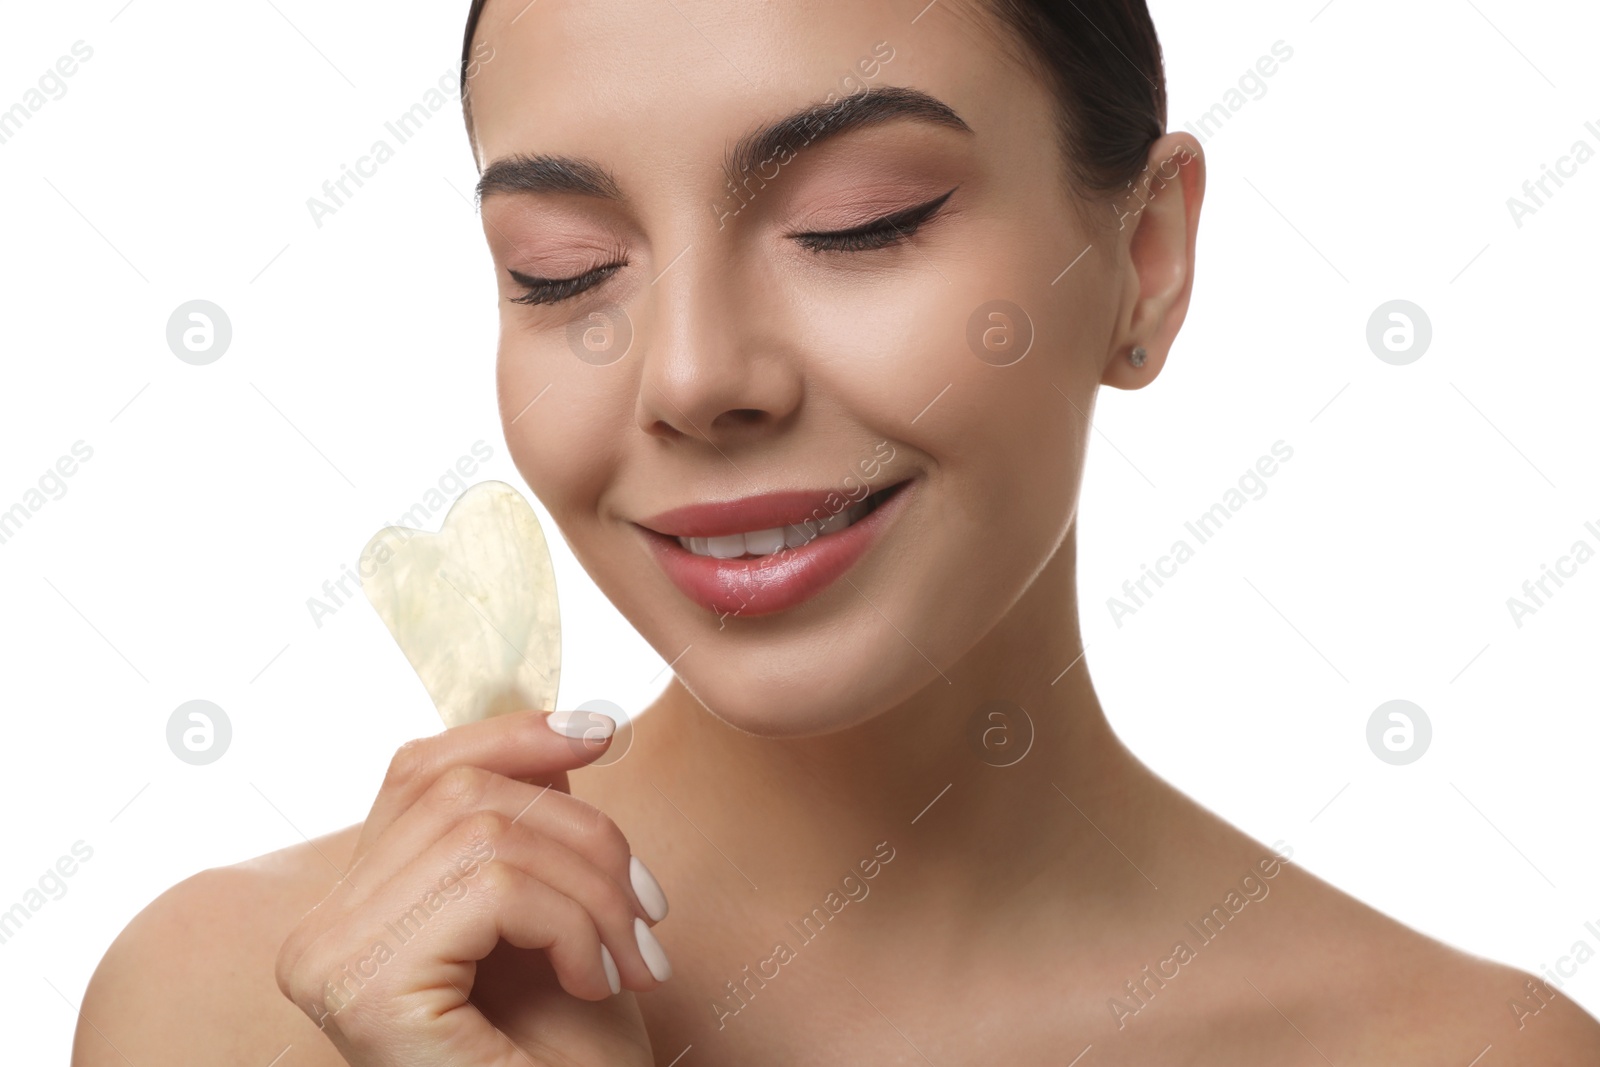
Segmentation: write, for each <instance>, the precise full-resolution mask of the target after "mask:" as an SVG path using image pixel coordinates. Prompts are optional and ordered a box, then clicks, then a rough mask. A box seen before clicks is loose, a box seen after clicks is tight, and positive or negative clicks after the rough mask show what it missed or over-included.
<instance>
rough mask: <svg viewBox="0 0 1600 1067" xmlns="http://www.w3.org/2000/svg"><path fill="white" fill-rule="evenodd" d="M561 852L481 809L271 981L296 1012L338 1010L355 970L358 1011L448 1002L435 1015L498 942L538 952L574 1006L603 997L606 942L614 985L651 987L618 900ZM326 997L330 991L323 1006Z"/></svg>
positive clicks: (466, 985) (463, 988)
mask: <svg viewBox="0 0 1600 1067" xmlns="http://www.w3.org/2000/svg"><path fill="white" fill-rule="evenodd" d="M562 851H563V850H562V849H561V846H560V845H559V844H557V843H555V842H551V841H549V840H548V839H544V840H541V839H540V837H539V835H537V834H534V833H532V832H530V831H529V830H527V829H526V828H524V827H520V826H518V825H516V824H514V823H512V822H511V821H510V820H509V819H507V818H506V817H505V816H503V815H500V814H499V813H496V812H487V811H486V812H479V813H477V814H475V815H473V816H472V817H471V818H469V819H467V820H465V821H464V822H463V823H461V824H460V825H458V826H457V827H455V828H453V829H452V830H451V831H450V832H449V833H448V834H446V835H445V836H444V837H442V838H441V839H440V840H438V841H436V842H434V843H433V845H431V846H430V847H429V848H428V849H427V850H426V851H425V852H424V854H423V855H422V856H421V857H419V858H418V860H417V862H416V863H414V864H412V865H411V866H410V867H408V868H407V869H406V870H404V871H402V872H401V873H400V874H399V875H398V876H397V877H395V878H393V879H391V880H390V881H389V882H388V883H386V884H385V885H384V886H383V887H382V889H381V890H380V891H379V892H378V893H377V894H376V895H375V896H374V897H373V898H372V900H371V901H370V902H369V904H368V905H367V906H366V907H363V908H362V909H360V910H359V911H358V912H356V913H355V914H352V915H349V916H346V917H345V918H344V919H343V920H342V921H341V922H340V923H339V924H338V925H337V926H336V927H334V928H333V929H331V930H330V931H328V932H327V933H326V934H325V935H324V936H323V937H322V938H320V939H318V940H317V941H316V942H315V943H314V944H313V945H312V946H311V947H310V948H309V949H308V950H307V951H306V952H305V953H304V954H303V957H302V959H299V960H296V961H294V962H293V963H292V964H290V965H289V966H288V968H287V970H288V972H289V974H290V977H289V979H288V980H287V982H286V981H285V979H284V978H283V977H280V986H285V985H287V987H288V988H286V989H285V992H286V993H287V994H288V995H290V996H291V998H292V999H295V1000H296V1002H297V1003H300V1004H301V1005H302V1007H306V1004H307V1003H308V1001H309V1003H310V1005H311V1006H310V1007H308V1008H306V1010H307V1011H308V1013H309V1014H312V1016H313V1018H317V1017H318V1015H317V1013H316V1009H318V1008H321V1009H322V1010H323V1011H327V1012H332V1013H335V1014H337V1013H338V1012H339V1011H340V1010H342V1009H343V1008H344V1007H347V1006H348V1003H347V1002H348V1001H351V1000H354V999H356V998H355V996H354V995H353V994H352V993H351V992H350V990H349V986H350V984H351V978H350V976H351V975H352V974H355V975H357V976H360V977H361V978H362V979H364V980H363V981H358V982H356V983H355V984H356V986H357V987H358V990H357V992H359V994H360V999H362V1000H365V1001H366V1002H367V1005H366V1007H365V1008H364V1010H366V1011H369V1012H370V1011H372V1010H373V1008H372V1005H373V1004H374V1003H375V1002H376V1003H378V1004H387V1005H392V1006H393V1008H394V1010H401V1008H402V1006H403V1000H402V998H413V999H414V995H421V996H427V995H430V994H429V993H428V991H432V994H431V995H437V996H442V997H444V998H445V1000H446V1001H452V1002H454V1003H435V1004H431V1005H430V1008H431V1010H434V1011H442V1010H446V1009H447V1008H449V1007H453V1006H455V1003H459V999H458V998H459V997H461V996H465V995H466V992H467V991H468V990H469V989H470V987H471V984H472V980H473V975H474V966H473V965H474V963H475V962H476V961H477V960H481V959H483V958H484V957H485V956H487V955H488V954H489V953H490V952H491V951H492V950H493V949H494V947H495V945H496V944H497V943H498V941H499V940H500V939H501V938H504V939H505V940H506V941H508V942H509V943H511V944H513V945H515V946H517V947H519V948H524V949H543V950H545V951H546V953H547V955H548V957H549V960H550V963H551V966H552V969H553V970H554V971H555V973H556V975H557V977H558V980H559V982H560V984H561V986H562V988H563V989H564V990H566V991H567V992H568V993H570V994H572V995H573V996H576V997H579V998H581V999H585V1000H600V999H604V998H605V997H607V996H610V995H611V992H612V990H611V985H610V982H609V980H608V977H607V974H606V968H605V964H604V960H603V956H602V954H601V952H600V946H601V945H602V944H603V943H604V944H607V945H608V946H609V952H610V954H611V956H612V957H613V959H614V960H615V961H616V966H617V969H618V971H619V972H620V974H621V975H623V976H625V977H624V980H623V984H625V985H627V986H628V987H630V988H641V989H645V988H653V987H654V986H655V985H656V984H658V983H657V981H656V979H655V978H654V976H653V975H652V974H651V972H650V969H649V966H648V965H647V964H646V963H645V961H644V959H643V958H642V956H641V955H640V953H639V947H638V945H637V943H632V944H630V941H632V938H631V935H630V933H629V931H628V923H629V921H630V918H629V915H628V910H629V909H628V907H627V903H626V901H625V900H623V899H622V898H621V896H620V894H617V893H616V892H615V891H614V890H608V889H607V888H606V883H607V882H608V881H609V880H608V879H607V878H605V876H604V875H602V874H600V872H598V871H595V870H594V869H593V868H592V867H589V869H588V871H587V872H585V870H584V868H585V867H587V866H588V865H587V864H585V863H584V862H582V861H581V859H580V858H578V857H576V856H574V855H572V854H570V853H567V854H566V855H563V854H562ZM530 868H531V869H530ZM597 912H600V913H602V914H601V915H600V916H599V918H598V920H597V916H596V913H597ZM619 929H620V930H621V931H622V933H621V934H618V933H617V931H618V930H619ZM655 947H656V948H657V949H659V946H655ZM375 958H376V959H378V960H379V961H380V963H381V969H380V967H379V966H378V965H377V964H375V963H374V962H373V960H374V959H375ZM658 969H659V964H658ZM283 970H284V968H283V966H282V964H280V975H281V974H282V973H283ZM664 976H665V975H664ZM325 991H333V992H332V995H331V996H330V997H326V998H325V999H327V1001H328V1002H327V1003H321V1002H319V999H318V998H319V997H323V996H324V993H325ZM452 993H454V994H455V996H454V997H453V996H451V994H452ZM379 1010H384V1009H379ZM363 1021H364V1022H365V1021H369V1020H363Z"/></svg>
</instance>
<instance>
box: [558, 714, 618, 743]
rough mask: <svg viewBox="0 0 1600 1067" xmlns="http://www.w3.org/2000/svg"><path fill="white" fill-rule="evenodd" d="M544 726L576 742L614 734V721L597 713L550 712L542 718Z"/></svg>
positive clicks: (615, 727)
mask: <svg viewBox="0 0 1600 1067" xmlns="http://www.w3.org/2000/svg"><path fill="white" fill-rule="evenodd" d="M544 721H545V725H547V726H549V727H550V729H552V730H554V731H555V732H556V733H558V734H560V735H561V736H562V737H571V738H575V739H577V740H580V741H582V740H588V739H591V738H592V739H598V738H602V737H610V736H611V735H612V734H613V733H615V732H616V729H617V724H616V721H615V720H613V719H612V718H611V716H609V715H602V714H600V713H599V712H598V711H552V712H551V713H550V714H549V715H546V716H545V717H544Z"/></svg>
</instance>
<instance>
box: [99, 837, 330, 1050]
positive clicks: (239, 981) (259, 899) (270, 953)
mask: <svg viewBox="0 0 1600 1067" xmlns="http://www.w3.org/2000/svg"><path fill="white" fill-rule="evenodd" d="M359 832H360V824H359V823H358V824H356V825H355V826H351V827H347V828H345V829H343V830H339V831H337V832H335V833H331V834H328V835H325V836H323V837H319V838H315V839H313V840H311V841H307V842H302V843H300V844H297V845H293V846H291V847H289V848H285V849H280V850H279V851H276V852H272V853H268V854H266V855H264V856H258V857H256V858H254V859H250V860H246V861H244V862H242V863H237V864H233V865H230V866H226V867H212V868H208V869H206V870H203V871H200V872H198V873H197V874H193V875H191V876H189V877H188V878H185V879H184V880H183V881H181V882H179V883H177V884H176V885H174V886H172V887H171V888H170V889H168V890H166V891H165V892H164V893H162V894H161V895H160V896H158V897H156V898H155V899H154V900H153V901H151V902H150V903H149V904H148V905H146V906H145V908H144V909H143V910H142V911H140V912H139V914H137V915H136V916H134V917H133V919H132V920H131V921H130V922H129V923H128V925H127V926H126V927H125V928H124V929H123V931H122V932H121V933H120V934H119V935H118V936H117V938H116V940H114V941H113V942H112V943H111V946H110V947H109V948H108V949H107V950H106V952H105V955H104V956H103V957H102V958H101V960H100V964H99V966H98V967H97V968H96V969H95V972H94V975H93V976H92V977H91V978H90V980H89V984H88V988H87V989H86V991H85V993H84V998H83V1008H82V1011H81V1013H80V1015H79V1018H78V1028H77V1033H76V1034H75V1035H74V1039H73V1052H72V1064H73V1067H100V1065H102V1064H104V1065H107V1067H109V1065H112V1064H116V1065H118V1067H122V1065H125V1064H127V1063H130V1062H132V1063H167V1064H174V1065H177V1064H190V1063H194V1064H201V1063H261V1064H267V1063H270V1062H273V1060H274V1058H275V1057H277V1056H279V1055H280V1054H281V1053H283V1052H284V1051H285V1049H286V1047H289V1046H293V1047H294V1048H295V1052H296V1057H295V1060H294V1062H295V1063H296V1064H300V1065H311V1067H316V1065H319V1064H324V1063H326V1064H340V1063H343V1060H342V1059H341V1058H340V1057H339V1056H338V1055H337V1053H336V1052H335V1051H334V1048H333V1046H332V1045H331V1044H330V1043H329V1042H328V1040H327V1039H326V1038H325V1037H324V1036H323V1035H322V1034H321V1033H320V1032H319V1031H318V1030H317V1028H316V1026H315V1024H314V1023H312V1022H311V1020H310V1019H308V1018H307V1017H306V1016H305V1014H304V1013H303V1012H301V1011H300V1010H299V1009H298V1008H297V1007H295V1005H294V1004H292V1003H290V1002H289V1001H288V1000H287V999H285V998H284V996H283V994H282V993H281V992H280V991H279V990H278V985H277V980H276V978H275V976H274V970H275V965H276V961H277V954H278V949H279V947H280V946H281V945H282V944H283V940H284V938H285V937H287V936H288V933H289V931H290V930H291V929H292V928H293V927H294V926H295V924H297V923H298V922H299V921H300V919H301V918H302V917H303V916H304V915H305V913H306V912H307V911H309V910H310V909H312V908H313V907H315V906H316V905H317V904H318V903H319V902H320V901H321V900H322V899H323V898H324V897H326V896H327V894H328V893H329V892H330V891H331V890H332V889H333V887H334V885H335V884H336V883H337V882H338V879H339V872H338V869H337V868H336V867H335V866H334V865H335V864H338V865H341V866H344V865H347V860H348V858H349V856H350V854H351V852H352V851H353V849H354V845H355V838H356V835H357V834H359Z"/></svg>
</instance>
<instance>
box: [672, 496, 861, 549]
mask: <svg viewBox="0 0 1600 1067" xmlns="http://www.w3.org/2000/svg"><path fill="white" fill-rule="evenodd" d="M876 506H877V502H876V501H875V500H874V501H872V502H871V503H869V502H868V501H867V500H865V499H863V500H860V501H857V502H856V503H854V504H851V505H850V506H849V507H847V508H845V509H844V510H843V511H841V512H838V513H836V514H833V515H829V516H828V517H827V518H826V519H823V520H822V521H821V522H817V521H816V520H813V519H807V520H806V521H805V522H803V523H800V524H799V525H790V526H780V527H775V528H774V529H771V530H752V531H750V532H749V533H738V534H728V535H727V536H725V537H680V538H678V544H680V545H682V546H683V547H684V548H686V549H688V550H689V551H690V552H693V553H694V554H695V555H697V556H710V557H712V558H713V559H738V558H739V557H740V556H770V555H772V554H773V553H774V552H777V551H779V550H781V549H784V548H800V547H803V546H804V545H807V544H810V543H811V542H812V541H814V540H816V539H817V538H818V537H826V536H827V535H828V534H831V533H838V532H839V531H840V530H843V529H845V528H846V527H848V526H850V525H851V524H852V523H856V522H859V521H861V519H862V518H863V517H864V516H865V515H866V514H867V513H868V512H870V511H871V510H872V509H873V508H874V507H876Z"/></svg>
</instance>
